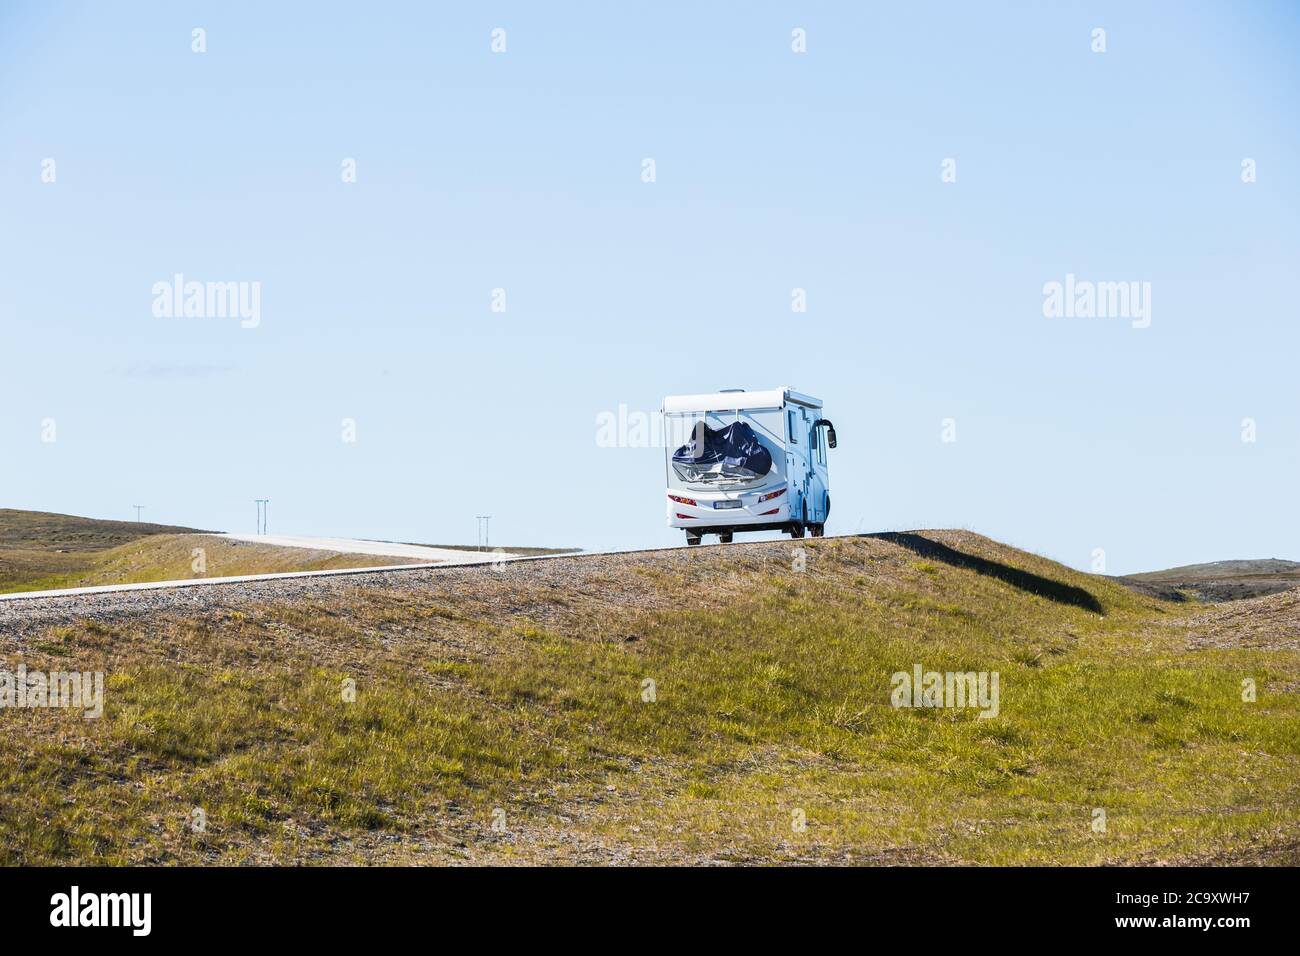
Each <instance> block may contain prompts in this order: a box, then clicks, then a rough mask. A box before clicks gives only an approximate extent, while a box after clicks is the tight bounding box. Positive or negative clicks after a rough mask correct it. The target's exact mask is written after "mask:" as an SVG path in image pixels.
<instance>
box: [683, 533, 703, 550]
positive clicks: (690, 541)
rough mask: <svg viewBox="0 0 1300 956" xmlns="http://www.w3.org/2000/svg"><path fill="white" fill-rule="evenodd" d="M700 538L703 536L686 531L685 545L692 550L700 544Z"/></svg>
mask: <svg viewBox="0 0 1300 956" xmlns="http://www.w3.org/2000/svg"><path fill="white" fill-rule="evenodd" d="M702 537H704V536H703V535H700V534H695V533H694V532H692V531H688V532H686V544H687V545H688V546H689V547H692V548H694V547H696V546H698V545H699V543H700V539H701V538H702Z"/></svg>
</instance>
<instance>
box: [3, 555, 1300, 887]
mask: <svg viewBox="0 0 1300 956" xmlns="http://www.w3.org/2000/svg"><path fill="white" fill-rule="evenodd" d="M796 547H797V548H799V550H796ZM157 600H159V601H162V600H172V598H170V597H167V596H165V595H160V596H159V597H158V598H157ZM185 602H189V603H185ZM92 607H93V608H94V609H95V610H94V612H93V613H91V610H90V609H91V608H92ZM107 607H108V605H90V604H88V605H87V609H88V610H87V614H86V617H85V618H84V619H83V620H81V621H79V622H78V623H74V624H71V625H67V626H57V627H45V628H43V629H40V630H37V631H34V632H33V631H27V630H21V629H19V628H17V627H16V626H14V624H13V621H11V623H10V626H9V627H6V628H0V631H4V632H5V633H6V634H7V635H8V636H6V637H4V638H0V662H4V663H3V665H2V666H7V667H10V668H12V667H14V666H16V663H17V662H18V661H19V660H21V661H23V662H24V663H25V664H26V665H27V667H28V668H43V669H46V670H51V669H74V668H75V669H78V670H102V671H104V672H105V673H106V674H107V689H106V691H105V713H104V716H103V717H102V718H100V719H98V720H86V719H83V718H82V717H81V716H79V715H75V714H70V713H67V712H65V711H56V710H32V711H18V710H11V711H8V712H5V713H0V718H2V719H3V720H4V721H5V722H6V724H7V726H6V728H5V732H6V738H7V744H6V747H5V748H4V749H3V751H0V792H3V793H4V794H5V800H4V801H3V802H2V803H0V861H4V862H8V863H42V864H61V863H66V862H81V863H124V862H135V863H198V862H222V863H243V862H254V863H266V862H299V863H302V862H305V863H349V862H366V863H448V862H457V861H464V860H470V861H475V862H552V861H563V862H595V863H610V862H613V863H619V862H645V863H690V862H702V861H720V862H742V863H765V862H780V861H808V862H812V861H817V862H837V863H838V862H846V863H981V864H1011V863H1081V864H1098V863H1127V862H1184V863H1224V862H1247V863H1287V864H1295V863H1297V862H1300V653H1298V651H1300V592H1296V591H1290V592H1286V593H1282V594H1275V595H1272V596H1268V597H1261V598H1256V599H1253V600H1250V601H1243V602H1236V603H1234V604H1231V605H1221V606H1218V607H1204V606H1197V605H1192V604H1188V603H1183V604H1173V603H1169V602H1163V601H1160V600H1157V599H1155V598H1152V597H1149V596H1145V595H1141V594H1135V593H1133V592H1132V591H1130V590H1129V589H1127V588H1126V587H1124V586H1123V585H1122V584H1121V583H1119V582H1116V581H1113V580H1111V579H1107V578H1103V577H1096V576H1091V575H1086V574H1082V573H1079V572H1075V571H1072V570H1070V569H1068V568H1065V567H1063V566H1061V565H1058V564H1055V563H1053V562H1050V561H1047V560H1045V559H1042V558H1039V557H1036V556H1034V555H1030V554H1026V553H1024V552H1020V551H1016V550H1014V549H1011V548H1008V547H1005V546H1002V545H999V544H997V543H995V542H992V541H989V540H988V539H985V538H981V537H979V536H978V535H974V534H970V533H966V532H923V533H917V534H910V535H888V536H876V537H854V538H839V539H832V538H827V539H818V540H810V541H803V542H799V543H798V544H797V545H796V544H795V543H790V542H761V543H750V544H743V545H740V544H738V545H730V546H715V547H709V546H706V547H702V548H698V549H690V550H687V549H680V550H675V551H671V552H659V553H652V554H639V555H626V556H589V557H577V558H561V559H557V560H554V561H546V562H531V563H528V564H525V565H516V566H507V567H506V568H503V569H490V568H463V569H454V570H440V571H430V572H417V573H412V574H409V575H404V576H403V577H402V578H401V580H400V581H398V582H396V583H394V581H393V580H392V579H391V578H388V579H386V580H373V581H371V580H368V579H364V578H362V579H358V578H347V579H338V578H334V579H323V583H321V584H320V585H319V586H316V585H313V587H312V589H311V590H310V591H302V590H299V591H293V592H292V593H290V592H289V591H287V590H274V589H271V588H269V587H249V588H247V589H242V588H222V589H220V593H216V589H214V591H212V592H206V591H205V592H204V594H203V595H202V597H200V596H197V595H193V594H190V595H183V596H180V597H176V598H175V602H174V603H173V604H170V605H162V604H157V605H153V606H152V607H151V610H150V611H149V613H147V614H145V615H144V616H134V615H136V614H137V612H135V611H129V612H128V611H127V610H123V611H121V612H120V613H119V612H110V611H109V610H106V609H105V608H107ZM917 665H920V666H921V667H922V669H923V670H926V671H931V670H932V671H940V672H943V671H977V672H994V671H995V672H997V673H998V674H999V680H1000V685H999V686H1000V701H999V708H998V714H997V716H996V717H989V718H981V717H979V716H978V715H977V712H976V711H975V710H973V709H969V708H951V709H950V708H920V709H912V708H895V707H893V706H891V691H892V688H893V686H894V682H893V675H894V674H895V673H897V672H903V673H910V672H912V671H913V669H914V667H916V666H917ZM1247 680H1249V681H1252V682H1253V685H1254V687H1255V690H1256V694H1255V697H1254V699H1253V700H1244V699H1243V681H1247ZM347 681H352V682H354V686H355V699H353V700H351V701H349V700H348V699H347V696H348V695H347V693H346V688H347V687H348V686H349V685H348V684H346V683H345V682H347ZM649 682H653V683H649ZM196 808H197V809H201V810H202V811H203V815H204V816H203V819H204V827H203V828H202V830H196V829H195V827H194V826H193V821H194V819H195V815H194V810H195V809H196ZM1100 814H1104V829H1098V822H1099V820H1102V819H1103V817H1102V816H1100Z"/></svg>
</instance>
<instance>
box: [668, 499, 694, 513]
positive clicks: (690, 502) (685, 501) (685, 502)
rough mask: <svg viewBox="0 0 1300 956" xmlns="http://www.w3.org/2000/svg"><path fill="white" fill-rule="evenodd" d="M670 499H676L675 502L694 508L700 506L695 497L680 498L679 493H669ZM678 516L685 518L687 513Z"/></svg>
mask: <svg viewBox="0 0 1300 956" xmlns="http://www.w3.org/2000/svg"><path fill="white" fill-rule="evenodd" d="M668 499H669V500H670V501H675V502H677V503H678V504H679V505H690V506H691V507H692V508H698V507H699V505H697V504H696V503H695V499H694V498H679V497H678V496H677V495H669V496H668ZM677 517H679V518H685V517H686V515H678V516H677Z"/></svg>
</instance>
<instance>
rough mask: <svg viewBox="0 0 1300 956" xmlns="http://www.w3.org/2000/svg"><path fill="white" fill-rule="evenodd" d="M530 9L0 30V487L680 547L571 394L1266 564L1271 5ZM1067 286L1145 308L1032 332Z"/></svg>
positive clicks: (870, 503)
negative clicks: (225, 284) (50, 431)
mask: <svg viewBox="0 0 1300 956" xmlns="http://www.w3.org/2000/svg"><path fill="white" fill-rule="evenodd" d="M548 6H549V7H550V9H542V5H539V4H492V3H488V4H473V5H471V4H463V5H458V6H453V5H432V4H411V5H404V4H378V5H355V4H345V5H320V4H312V5H306V4H302V5H298V4H255V3H220V4H218V3H198V4H183V3H182V4H176V3H169V4H163V3H158V4H149V3H132V4H89V3H88V4H37V3H32V4H22V3H18V4H15V3H7V4H5V5H4V7H3V8H0V223H2V224H3V227H4V228H3V229H0V329H2V331H3V339H2V341H3V350H2V351H0V447H2V448H3V449H4V452H5V462H4V467H3V469H2V470H0V505H3V506H10V507H19V508H32V509H40V510H49V511H64V512H71V513H78V514H89V515H95V516H102V517H119V518H129V517H131V516H132V515H133V511H132V510H131V505H132V504H134V503H143V504H144V505H145V506H146V510H145V516H146V517H147V518H149V519H152V520H155V521H163V522H174V523H183V524H190V525H196V526H200V527H208V528H217V529H223V530H245V529H250V528H251V527H252V524H253V520H254V517H255V508H254V504H253V499H254V498H258V497H267V498H270V499H272V504H271V512H270V527H271V530H272V531H279V532H281V533H286V534H288V533H298V534H339V535H357V536H365V537H380V538H395V539H401V540H408V541H428V542H458V541H459V542H464V541H469V542H472V541H473V540H474V536H475V521H474V515H476V514H483V513H490V514H492V515H493V516H494V518H493V522H492V531H493V541H494V543H501V544H510V543H513V544H539V545H540V544H553V545H575V546H582V547H589V548H605V547H625V546H638V545H645V546H652V545H664V544H675V543H680V540H679V534H680V533H679V532H672V531H669V530H668V529H667V528H665V527H664V504H663V502H664V497H663V496H664V488H663V462H662V452H661V451H660V450H659V449H656V448H602V447H598V445H597V442H596V431H597V429H596V422H597V416H598V415H600V414H601V413H602V412H607V411H615V410H617V408H618V407H619V405H620V404H623V405H626V406H628V407H629V409H631V410H633V411H638V410H639V411H652V410H654V409H656V408H657V407H658V405H659V401H660V399H661V398H662V396H663V395H665V394H674V393H681V392H697V391H711V390H714V389H716V388H720V387H749V388H766V387H772V386H775V385H778V384H789V385H792V386H794V387H796V388H798V389H800V390H802V391H805V392H809V393H811V394H814V395H818V396H820V397H822V398H823V399H824V400H825V402H826V408H827V412H828V415H829V417H830V418H832V419H833V420H834V421H835V424H836V427H837V430H838V432H839V438H840V447H839V448H838V449H836V451H835V452H834V453H833V455H832V458H831V466H830V467H831V484H832V496H833V499H834V509H833V513H832V515H831V520H830V526H829V531H830V532H831V533H842V532H850V531H854V530H884V529H900V528H917V527H965V528H970V529H972V530H975V531H979V532H981V533H984V534H987V535H990V536H992V537H995V538H998V539H1000V540H1004V541H1007V542H1010V543H1012V544H1015V545H1018V546H1021V547H1026V548H1029V549H1031V550H1034V551H1037V552H1040V553H1043V554H1046V555H1049V556H1051V557H1053V558H1056V559H1059V560H1062V561H1064V562H1066V563H1068V564H1071V565H1073V566H1076V567H1081V568H1085V569H1087V568H1090V567H1091V566H1092V555H1093V551H1094V549H1097V548H1101V549H1104V551H1105V554H1106V570H1107V571H1109V572H1111V573H1124V572H1131V571H1138V570H1145V569H1150V568H1156V567H1163V566H1169V565H1174V564H1184V563H1190V562H1194V561H1205V560H1215V559H1220V558H1233V557H1269V556H1276V557H1290V558H1300V550H1298V549H1297V544H1296V542H1297V540H1300V534H1298V532H1300V517H1298V516H1297V509H1296V508H1295V507H1294V494H1295V487H1296V485H1297V475H1298V473H1300V467H1298V466H1300V454H1298V450H1300V402H1298V401H1297V376H1296V372H1295V368H1296V364H1297V356H1300V348H1298V347H1297V346H1300V331H1298V326H1297V320H1298V319H1300V314H1298V312H1300V309H1298V308H1297V292H1296V287H1295V278H1296V272H1297V269H1296V267H1297V263H1300V215H1297V213H1298V212H1300V210H1298V209H1297V194H1298V193H1297V183H1300V163H1298V162H1297V160H1298V157H1300V149H1298V146H1300V143H1298V140H1300V125H1298V124H1297V123H1296V122H1295V116H1296V115H1297V113H1298V112H1300V111H1298V109H1297V106H1298V104H1297V100H1298V99H1300V97H1298V96H1297V94H1298V93H1300V84H1298V82H1297V81H1298V80H1300V76H1298V74H1300V59H1298V58H1297V57H1296V56H1295V52H1294V51H1295V47H1296V43H1297V40H1300V16H1298V15H1297V12H1296V8H1295V7H1294V5H1290V4H1284V3H1277V4H1267V3H1240V4H1227V3H1216V4H1209V3H1205V4H1196V3H1187V4H1173V3H1136V4H1134V3H1116V4H1051V5H1048V4H1030V3H1017V4H999V5H992V6H991V7H988V8H986V9H976V8H975V6H976V5H967V4H956V3H951V4H900V5H870V6H868V5H861V4H849V3H841V4H832V3H802V4H801V3H784V4H739V3H734V4H733V3H716V4H685V3H683V4H654V5H650V6H646V5H631V4H628V5H619V7H620V8H619V9H614V6H615V5H612V4H596V3H588V4H554V5H548ZM980 6H981V7H984V6H985V5H980ZM196 27H201V28H203V29H204V30H205V31H206V52H204V53H201V54H200V53H194V52H193V51H192V49H191V43H192V30H193V29H194V28H196ZM498 27H500V28H503V29H504V30H505V31H506V33H505V36H506V52H505V53H500V54H494V53H493V52H492V50H491V48H490V44H491V32H492V30H493V29H494V28H498ZM796 27H798V28H803V29H804V30H805V31H806V35H807V52H806V53H803V54H796V53H794V52H793V51H792V50H791V31H792V30H793V29H794V28H796ZM1098 27H1100V28H1103V29H1104V30H1105V31H1106V51H1105V52H1104V53H1096V52H1093V50H1092V45H1093V40H1092V31H1093V30H1094V29H1095V28H1098ZM647 157H649V158H653V159H654V161H655V167H656V181H655V182H653V183H647V182H643V181H642V161H643V159H645V158H647ZM348 158H351V159H354V160H355V161H356V171H357V176H356V182H352V183H345V182H343V180H342V176H341V167H342V163H343V161H344V160H345V159H348ZM947 158H952V159H954V160H955V161H956V173H957V176H956V181H955V182H943V181H942V178H941V164H942V163H943V161H944V160H945V159H947ZM1246 158H1250V159H1253V160H1254V161H1255V164H1256V171H1257V180H1256V181H1255V182H1253V183H1243V182H1242V175H1241V171H1242V161H1243V159H1246ZM46 159H53V160H54V161H55V166H54V170H55V180H54V181H53V182H44V181H42V172H43V169H44V168H45V167H44V166H43V163H44V161H45V160H46ZM176 273H182V274H183V275H185V277H186V278H187V279H193V280H200V281H240V282H258V283H260V289H261V310H260V324H258V326H257V327H256V328H241V327H240V324H239V322H238V321H237V320H233V319H228V318H213V317H207V318H183V317H174V318H159V317H157V316H155V315H154V314H153V312H152V308H151V307H152V303H153V294H152V291H151V290H152V287H153V285H154V283H156V282H159V281H168V280H170V279H171V277H172V276H173V275H174V274H176ZM1067 274H1074V275H1075V276H1077V277H1079V278H1080V279H1084V280H1091V281H1097V282H1128V281H1138V282H1150V283H1151V286H1150V288H1151V324H1150V327H1148V328H1133V327H1132V323H1131V322H1130V321H1128V320H1127V319H1125V318H1122V317H1108V318H1080V317H1073V318H1064V317H1056V318H1048V317H1045V316H1044V314H1043V299H1044V296H1043V286H1044V284H1045V283H1048V282H1052V281H1062V282H1063V281H1064V279H1065V276H1066V275H1067ZM497 288H503V289H505V290H506V311H505V312H504V313H501V312H493V311H492V310H491V296H492V290H493V289H497ZM794 288H803V289H806V290H807V301H808V310H807V312H806V313H793V312H792V311H791V290H792V289H794ZM345 418H348V419H353V420H354V421H355V422H356V441H355V442H344V441H343V440H342V420H343V419H345ZM1247 418H1249V419H1252V420H1253V421H1254V423H1255V429H1256V432H1255V441H1253V442H1245V441H1242V431H1243V426H1242V422H1243V419H1247ZM50 419H52V420H53V422H54V423H55V438H56V440H55V441H52V442H51V441H43V440H42V438H43V423H44V422H46V420H50ZM945 419H952V420H954V421H955V428H956V438H957V440H956V441H954V442H944V441H942V440H941V435H942V428H943V424H942V423H943V421H944V420H945Z"/></svg>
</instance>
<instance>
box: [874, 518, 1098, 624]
mask: <svg viewBox="0 0 1300 956" xmlns="http://www.w3.org/2000/svg"><path fill="white" fill-rule="evenodd" d="M867 537H868V538H879V539H880V540H881V541H888V542H890V543H891V544H896V545H898V546H899V547H901V548H906V549H907V550H909V551H911V552H913V553H915V554H919V555H920V556H921V557H923V558H929V559H931V560H934V561H942V562H943V563H944V564H950V565H952V566H953V567H954V568H967V569H969V570H971V571H975V572H977V573H979V574H986V575H988V576H989V577H991V578H997V579H998V580H999V581H1004V582H1006V583H1007V584H1010V585H1011V586H1012V587H1017V588H1020V590H1022V591H1028V592H1029V593H1030V594H1038V595H1040V596H1042V597H1045V598H1048V599H1049V600H1052V601H1056V602H1058V603H1059V604H1073V605H1074V606H1075V607H1080V608H1083V609H1084V610H1085V611H1092V612H1093V613H1094V614H1100V613H1101V612H1102V606H1101V602H1100V601H1098V600H1097V599H1096V598H1095V597H1093V596H1092V595H1091V594H1089V593H1088V592H1087V591H1085V590H1084V589H1083V588H1076V587H1075V586H1074V585H1072V584H1062V583H1061V582H1060V581H1053V580H1052V579H1051V578H1045V577H1043V576H1042V575H1041V574H1034V573H1032V572H1030V571H1022V570H1021V569H1020V568H1013V567H1011V565H1009V564H1001V563H999V562H997V561H990V560H989V559H988V558H980V557H976V556H975V555H973V554H966V553H965V552H964V551H958V550H956V549H955V548H950V547H948V546H947V545H946V544H940V543H939V542H938V541H931V540H930V539H929V538H926V537H923V536H922V535H919V534H912V533H911V532H907V531H881V532H879V533H878V534H870V535H867Z"/></svg>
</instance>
